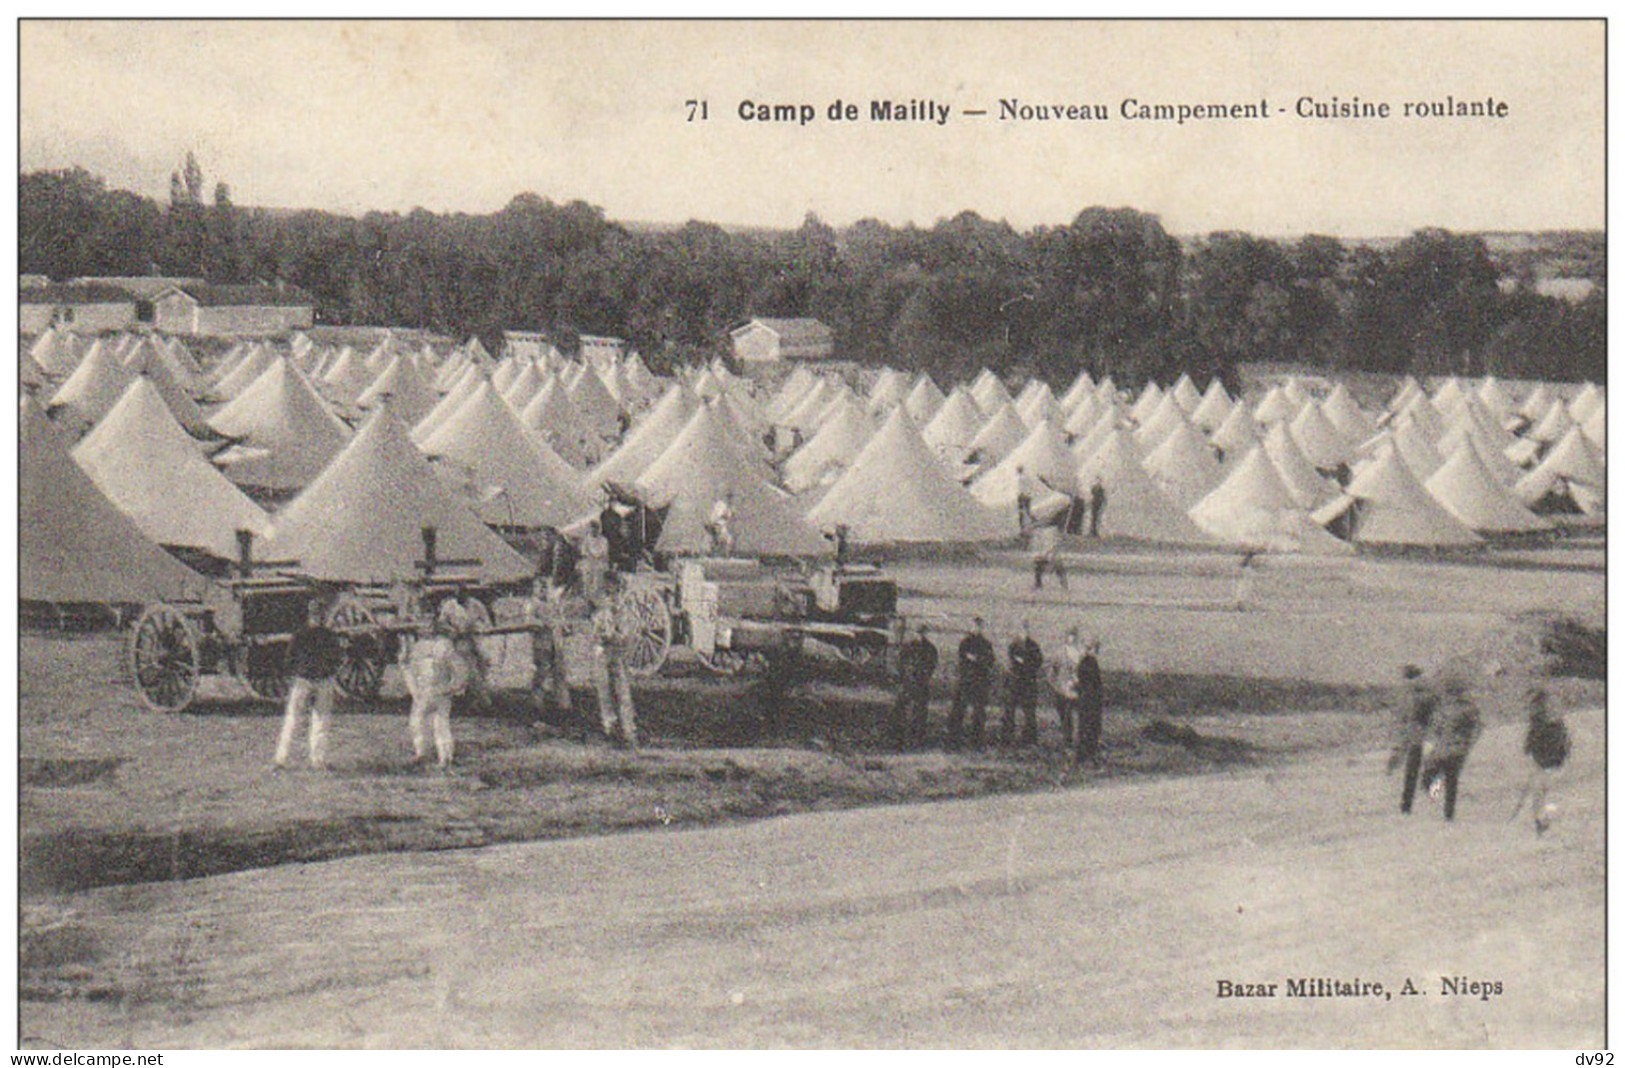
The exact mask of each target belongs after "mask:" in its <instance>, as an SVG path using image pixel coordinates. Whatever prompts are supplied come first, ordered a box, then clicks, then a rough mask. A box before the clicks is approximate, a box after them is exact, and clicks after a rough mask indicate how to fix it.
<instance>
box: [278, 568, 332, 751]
mask: <svg viewBox="0 0 1625 1068" xmlns="http://www.w3.org/2000/svg"><path fill="white" fill-rule="evenodd" d="M324 615H325V606H324V604H323V602H322V600H321V599H320V598H316V597H312V598H311V599H310V601H309V603H307V604H306V605H305V622H304V624H303V625H302V626H301V627H300V628H299V629H298V630H296V631H294V633H293V642H292V644H291V645H289V647H288V670H289V672H290V673H291V674H292V675H293V685H292V686H291V687H289V689H288V705H287V710H286V712H285V713H284V715H283V718H282V735H281V737H279V738H278V739H277V743H276V766H277V767H279V768H285V767H287V766H288V760H289V759H290V757H291V756H292V755H293V740H294V736H295V735H297V734H298V733H299V725H300V721H301V720H302V719H304V715H305V711H306V709H307V708H308V709H309V711H310V766H311V767H313V768H322V767H325V766H326V765H327V727H328V723H329V721H330V720H331V718H332V715H333V697H334V692H335V691H334V687H335V686H336V685H337V680H338V671H339V663H340V661H341V660H342V659H343V653H342V651H341V650H340V648H339V639H338V635H337V634H335V633H333V631H332V630H331V629H329V628H328V626H327V624H326V622H325V619H324Z"/></svg>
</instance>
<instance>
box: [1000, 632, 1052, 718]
mask: <svg viewBox="0 0 1625 1068" xmlns="http://www.w3.org/2000/svg"><path fill="white" fill-rule="evenodd" d="M1009 654H1010V682H1009V688H1008V690H1007V692H1006V695H1005V702H1004V727H1003V729H1002V731H1001V732H1000V741H1001V742H1002V743H1003V744H1005V745H1010V744H1011V743H1012V742H1014V741H1015V738H1016V711H1017V710H1018V709H1019V710H1020V711H1021V712H1022V714H1023V719H1022V729H1021V744H1023V745H1032V744H1033V743H1034V742H1036V741H1038V677H1039V673H1040V672H1041V671H1042V670H1043V668H1044V651H1043V650H1042V649H1040V648H1039V647H1038V643H1037V642H1035V641H1033V631H1032V624H1031V623H1030V622H1028V621H1027V620H1025V619H1024V620H1022V621H1021V637H1019V638H1017V639H1016V640H1015V641H1013V642H1011V643H1010V649H1009Z"/></svg>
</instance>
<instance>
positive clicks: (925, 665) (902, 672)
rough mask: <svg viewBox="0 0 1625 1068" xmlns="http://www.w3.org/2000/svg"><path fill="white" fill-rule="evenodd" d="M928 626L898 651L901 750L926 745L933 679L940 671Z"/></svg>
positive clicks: (895, 709) (895, 739) (895, 734)
mask: <svg viewBox="0 0 1625 1068" xmlns="http://www.w3.org/2000/svg"><path fill="white" fill-rule="evenodd" d="M929 633H930V628H928V627H927V626H926V625H925V624H924V623H921V624H920V625H919V627H918V629H916V630H915V632H914V637H913V638H912V639H911V640H909V641H906V642H904V643H903V646H902V648H901V649H899V650H898V651H897V702H896V704H894V705H893V706H892V730H891V735H892V744H893V745H894V746H895V747H896V748H898V749H905V748H907V747H909V746H911V745H912V746H916V747H918V746H923V745H924V744H925V726H926V713H927V709H928V708H929V706H930V703H931V676H932V674H933V673H934V672H935V671H936V670H937V647H936V646H935V645H932V644H931V639H930V638H929V637H928V636H927V635H928V634H929Z"/></svg>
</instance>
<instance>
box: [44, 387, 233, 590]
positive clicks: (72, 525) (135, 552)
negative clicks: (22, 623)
mask: <svg viewBox="0 0 1625 1068" xmlns="http://www.w3.org/2000/svg"><path fill="white" fill-rule="evenodd" d="M18 429H19V436H18V440H17V520H18V522H17V596H18V597H19V598H20V599H22V600H25V601H50V602H54V603H66V602H93V603H111V602H119V603H124V602H136V603H143V602H147V601H156V600H162V599H166V598H173V599H179V598H183V597H189V596H191V597H196V596H200V595H201V594H202V590H203V580H202V578H201V576H199V575H197V574H196V573H195V572H193V571H192V570H191V569H190V568H187V567H185V566H183V565H182V564H181V563H180V561H178V560H176V559H175V558H174V557H173V556H171V555H169V554H168V553H167V552H165V551H164V550H162V549H160V548H158V546H157V545H155V544H153V543H152V542H151V541H149V540H147V538H146V537H145V536H144V535H143V534H142V533H141V531H140V529H139V528H138V527H137V526H136V525H135V523H134V522H133V521H131V520H130V518H129V517H128V516H126V515H125V514H124V513H123V512H121V511H119V510H118V508H117V507H116V506H115V505H114V504H113V502H112V501H110V500H108V499H107V497H106V496H104V495H103V493H102V491H101V490H99V489H97V488H96V485H95V483H93V482H92V481H91V480H90V478H89V477H88V476H87V475H86V474H85V473H84V471H83V470H81V469H80V468H79V465H78V464H76V463H74V462H73V457H72V456H71V455H70V454H69V452H68V444H67V441H66V440H65V439H63V437H62V436H61V434H60V433H59V432H58V431H57V429H56V427H54V426H52V425H51V422H50V420H48V419H46V418H45V415H44V413H42V412H41V411H40V407H39V404H38V403H37V402H36V401H34V400H33V398H30V397H24V398H23V400H22V409H21V420H20V426H19V428H18Z"/></svg>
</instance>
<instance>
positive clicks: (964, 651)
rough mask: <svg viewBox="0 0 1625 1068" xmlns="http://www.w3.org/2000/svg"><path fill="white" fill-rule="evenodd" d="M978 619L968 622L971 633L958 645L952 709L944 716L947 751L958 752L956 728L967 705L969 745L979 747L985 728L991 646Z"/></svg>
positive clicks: (991, 659)
mask: <svg viewBox="0 0 1625 1068" xmlns="http://www.w3.org/2000/svg"><path fill="white" fill-rule="evenodd" d="M982 627H983V623H982V617H981V616H977V617H975V618H974V619H973V620H972V622H971V632H970V633H969V634H967V635H965V637H964V638H962V639H960V642H959V672H958V681H957V683H956V684H955V686H954V707H953V711H952V712H950V713H949V714H948V748H949V749H958V748H959V742H960V736H959V732H960V728H961V727H963V726H964V723H965V707H966V706H967V705H969V706H970V744H971V747H972V748H975V749H980V748H981V747H982V733H983V730H984V728H985V727H986V725H987V699H988V694H989V693H991V692H992V690H993V667H994V660H993V643H992V642H990V641H988V640H987V635H986V634H984V633H983V632H982Z"/></svg>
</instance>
